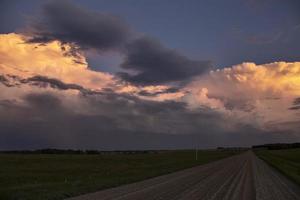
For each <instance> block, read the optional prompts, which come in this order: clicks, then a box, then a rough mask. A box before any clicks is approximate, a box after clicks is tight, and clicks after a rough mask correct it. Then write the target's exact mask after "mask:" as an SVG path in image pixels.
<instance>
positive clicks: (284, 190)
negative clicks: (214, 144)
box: [68, 151, 300, 200]
mask: <svg viewBox="0 0 300 200" xmlns="http://www.w3.org/2000/svg"><path fill="white" fill-rule="evenodd" d="M183 199H184V200H219V199H220V200H221V199H222V200H254V199H258V200H300V187H299V186H298V185H296V184H294V183H293V182H291V181H289V180H288V179H287V178H286V177H284V176H283V175H281V174H280V173H278V172H277V171H276V170H274V169H273V168H271V167H270V166H269V165H267V164H266V163H265V162H264V161H262V160H260V159H259V158H257V157H256V156H255V155H254V153H253V152H251V151H248V152H246V153H243V154H240V155H236V156H232V157H229V158H225V159H222V160H219V161H215V162H212V163H209V164H206V165H201V166H197V167H194V168H190V169H186V170H182V171H179V172H175V173H172V174H168V175H164V176H160V177H156V178H152V179H148V180H145V181H141V182H137V183H133V184H129V185H124V186H120V187H117V188H112V189H107V190H102V191H99V192H95V193H91V194H87V195H82V196H78V197H74V198H70V199H68V200H183Z"/></svg>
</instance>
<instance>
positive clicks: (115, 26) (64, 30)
mask: <svg viewBox="0 0 300 200" xmlns="http://www.w3.org/2000/svg"><path fill="white" fill-rule="evenodd" d="M26 31H27V32H28V33H29V34H30V35H31V36H32V38H31V39H30V40H29V41H30V42H39V43H46V42H50V41H53V40H60V41H62V42H64V43H71V44H75V45H77V46H79V47H80V48H94V49H97V50H100V51H102V50H110V49H114V48H119V47H120V46H122V45H123V44H124V43H125V42H126V41H127V40H128V38H129V36H130V28H129V27H128V26H127V24H126V23H125V22H124V21H123V20H121V19H120V18H119V17H117V16H114V15H110V14H104V13H98V12H93V11H90V10H88V9H84V8H82V7H79V6H77V5H75V4H73V3H71V2H69V1H51V2H49V3H47V4H45V5H44V6H43V10H42V14H41V15H40V16H38V17H36V18H33V19H32V21H31V24H30V26H29V28H28V30H26Z"/></svg>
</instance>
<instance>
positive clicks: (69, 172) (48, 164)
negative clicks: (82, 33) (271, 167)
mask: <svg viewBox="0 0 300 200" xmlns="http://www.w3.org/2000/svg"><path fill="white" fill-rule="evenodd" d="M238 153H240V152H238V151H231V150H203V151H198V160H196V159H195V151H191V150H186V151H183V150H181V151H158V152H152V153H143V154H140V153H138V154H120V153H117V154H97V155H87V154H62V155H58V154H57V155H56V154H0V199H5V200H17V199H22V200H27V199H30V200H39V199H43V200H44V199H64V198H67V197H71V196H76V195H79V194H83V193H88V192H94V191H97V190H103V189H106V188H111V187H116V186H119V185H124V184H128V183H132V182H136V181H141V180H144V179H148V178H151V177H155V176H160V175H163V174H168V173H171V172H175V171H178V170H182V169H185V168H190V167H193V166H197V165H202V164H206V163H209V162H212V161H215V160H220V159H222V158H226V157H229V156H232V155H234V154H238Z"/></svg>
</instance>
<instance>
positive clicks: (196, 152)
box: [196, 147, 198, 160]
mask: <svg viewBox="0 0 300 200" xmlns="http://www.w3.org/2000/svg"><path fill="white" fill-rule="evenodd" d="M196 160H198V148H197V147H196Z"/></svg>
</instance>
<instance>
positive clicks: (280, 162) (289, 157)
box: [255, 148, 300, 185]
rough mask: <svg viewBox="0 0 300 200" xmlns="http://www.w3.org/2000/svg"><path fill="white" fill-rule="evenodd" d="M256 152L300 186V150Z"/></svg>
mask: <svg viewBox="0 0 300 200" xmlns="http://www.w3.org/2000/svg"><path fill="white" fill-rule="evenodd" d="M255 152H256V154H257V155H258V157H260V158H261V159H263V160H264V161H266V162H267V163H268V164H270V165H271V166H273V167H274V168H276V169H277V170H279V171H280V172H281V173H283V174H284V175H286V176H287V177H289V178H290V179H292V180H293V181H294V182H296V183H298V184H299V185H300V148H295V149H283V150H258V151H255Z"/></svg>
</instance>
